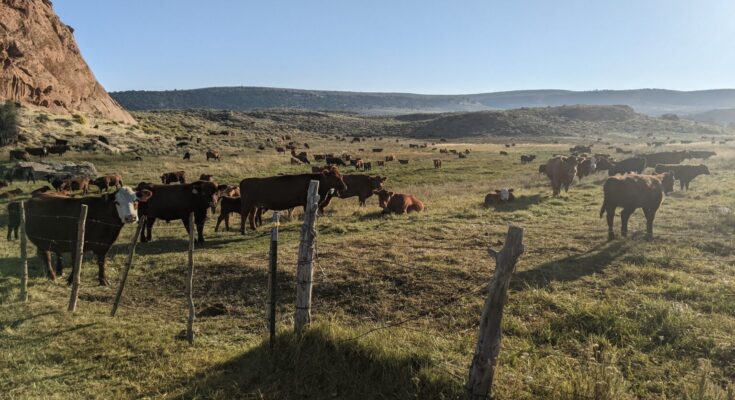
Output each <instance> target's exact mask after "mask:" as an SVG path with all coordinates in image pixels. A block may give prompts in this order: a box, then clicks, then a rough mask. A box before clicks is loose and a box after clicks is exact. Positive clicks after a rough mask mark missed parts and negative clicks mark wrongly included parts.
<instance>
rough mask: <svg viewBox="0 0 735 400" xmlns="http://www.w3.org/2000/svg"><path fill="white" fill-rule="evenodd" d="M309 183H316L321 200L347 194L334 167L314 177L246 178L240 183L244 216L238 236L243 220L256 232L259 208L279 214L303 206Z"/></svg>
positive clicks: (307, 175) (241, 228)
mask: <svg viewBox="0 0 735 400" xmlns="http://www.w3.org/2000/svg"><path fill="white" fill-rule="evenodd" d="M312 180H317V181H319V198H320V199H325V198H326V196H327V193H329V191H330V190H332V189H334V190H337V191H344V190H347V186H346V185H345V182H344V181H343V180H342V175H341V174H340V173H339V170H337V168H334V167H332V168H330V169H328V170H324V171H323V172H321V173H316V174H300V175H279V176H271V177H267V178H246V179H243V180H242V181H240V193H241V196H242V216H243V217H242V222H241V223H240V233H242V234H245V218H247V219H248V221H249V222H250V229H253V230H255V217H256V214H257V209H258V208H266V209H269V210H276V211H281V210H288V209H289V208H294V207H299V206H304V205H305V204H306V199H307V196H308V191H309V182H310V181H312Z"/></svg>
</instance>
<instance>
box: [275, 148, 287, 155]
mask: <svg viewBox="0 0 735 400" xmlns="http://www.w3.org/2000/svg"><path fill="white" fill-rule="evenodd" d="M276 152H278V154H281V153H284V154H285V153H286V149H284V148H283V147H281V146H278V147H276Z"/></svg>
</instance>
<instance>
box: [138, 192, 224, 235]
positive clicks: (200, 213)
mask: <svg viewBox="0 0 735 400" xmlns="http://www.w3.org/2000/svg"><path fill="white" fill-rule="evenodd" d="M139 187H141V186H140V185H139ZM142 187H144V188H146V189H148V190H150V191H151V193H153V197H151V199H150V200H148V201H145V202H142V206H141V207H140V209H139V210H138V211H139V214H140V215H145V216H146V217H147V219H146V227H145V228H146V229H145V230H144V232H143V235H142V237H141V242H144V243H145V242H150V241H151V240H152V239H153V235H152V231H153V225H154V224H155V222H156V219H162V220H164V221H166V222H169V221H172V220H176V219H178V220H181V222H182V223H183V224H184V228H186V232H187V233H188V232H189V229H194V228H193V227H190V226H189V214H191V213H192V212H193V213H194V224H195V225H196V229H197V234H198V235H197V243H199V244H203V243H204V223H205V222H206V220H207V209H212V210H214V209H215V208H216V206H217V198H218V191H217V185H216V184H214V183H213V182H206V181H196V182H192V183H184V184H181V185H175V186H168V185H151V184H147V185H143V186H142Z"/></svg>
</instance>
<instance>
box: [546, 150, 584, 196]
mask: <svg viewBox="0 0 735 400" xmlns="http://www.w3.org/2000/svg"><path fill="white" fill-rule="evenodd" d="M577 164H579V160H578V159H577V157H575V156H569V157H566V156H556V157H554V158H552V159H550V160H549V161H548V162H547V163H546V176H548V177H549V180H550V181H551V188H552V190H553V191H554V196H557V195H559V193H560V192H561V188H562V187H564V191H565V192H567V191H569V185H571V184H572V181H573V180H574V176H575V175H576V174H577Z"/></svg>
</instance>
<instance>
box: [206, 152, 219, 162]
mask: <svg viewBox="0 0 735 400" xmlns="http://www.w3.org/2000/svg"><path fill="white" fill-rule="evenodd" d="M206 156H207V161H209V159H210V158H211V159H213V160H217V161H220V160H221V159H222V156H221V155H220V153H219V150H207V153H206Z"/></svg>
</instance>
